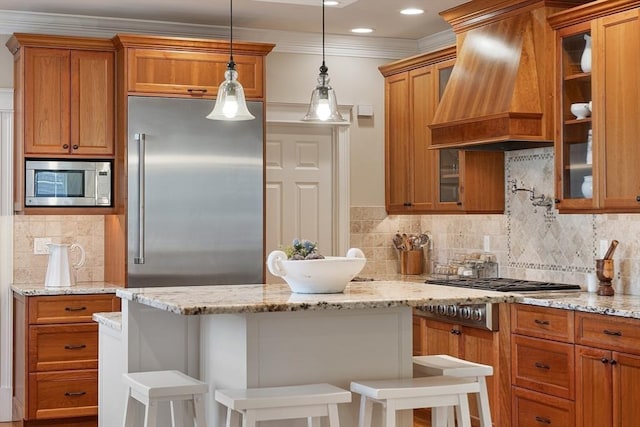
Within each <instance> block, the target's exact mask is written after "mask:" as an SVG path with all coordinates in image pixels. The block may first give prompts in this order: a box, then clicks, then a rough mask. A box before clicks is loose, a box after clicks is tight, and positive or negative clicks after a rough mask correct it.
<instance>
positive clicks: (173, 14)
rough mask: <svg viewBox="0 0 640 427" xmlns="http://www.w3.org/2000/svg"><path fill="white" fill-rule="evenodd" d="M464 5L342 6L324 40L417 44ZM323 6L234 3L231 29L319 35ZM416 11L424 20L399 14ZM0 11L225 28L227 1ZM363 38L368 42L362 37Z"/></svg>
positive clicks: (12, 4) (422, 0) (27, 2)
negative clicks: (364, 31) (357, 35)
mask: <svg viewBox="0 0 640 427" xmlns="http://www.w3.org/2000/svg"><path fill="white" fill-rule="evenodd" d="M464 2H465V0H429V1H426V0H343V3H345V4H346V5H342V7H329V6H326V7H325V28H326V30H325V31H326V33H327V34H337V35H345V34H351V32H350V30H351V28H354V27H370V28H373V29H375V31H374V32H373V33H371V37H385V38H398V39H407V40H419V39H422V38H425V37H428V36H430V35H432V34H436V33H439V32H442V31H445V30H447V29H449V25H448V24H447V23H446V22H445V21H444V20H443V19H442V18H441V17H440V15H439V14H438V12H440V11H442V10H446V9H448V8H451V7H453V6H456V5H458V4H461V3H464ZM321 4H322V3H321V0H234V1H233V25H234V27H241V28H252V29H265V30H283V31H294V32H311V33H319V32H320V31H321V29H322V12H321V8H320V6H321ZM405 7H419V8H422V9H424V10H425V13H424V14H422V15H416V16H405V15H401V14H400V9H403V8H405ZM0 10H11V11H27V12H41V13H56V14H70V15H85V16H96V17H112V18H128V19H142V20H153V21H169V22H179V23H190V24H204V25H213V26H228V24H229V1H228V0H209V1H205V0H179V1H176V0H0ZM362 37H367V36H366V35H365V36H362Z"/></svg>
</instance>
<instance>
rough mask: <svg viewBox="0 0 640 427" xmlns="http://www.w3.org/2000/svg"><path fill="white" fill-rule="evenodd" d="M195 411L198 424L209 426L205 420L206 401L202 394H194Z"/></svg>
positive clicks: (203, 426) (199, 425)
mask: <svg viewBox="0 0 640 427" xmlns="http://www.w3.org/2000/svg"><path fill="white" fill-rule="evenodd" d="M193 413H194V418H193V419H194V420H195V421H196V426H198V427H207V426H206V424H205V422H204V401H203V400H202V396H200V395H197V396H193Z"/></svg>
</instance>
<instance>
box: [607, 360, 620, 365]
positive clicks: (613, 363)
mask: <svg viewBox="0 0 640 427" xmlns="http://www.w3.org/2000/svg"><path fill="white" fill-rule="evenodd" d="M609 363H610V364H611V365H616V364H617V363H618V362H617V361H616V360H614V359H611V360H610V361H609Z"/></svg>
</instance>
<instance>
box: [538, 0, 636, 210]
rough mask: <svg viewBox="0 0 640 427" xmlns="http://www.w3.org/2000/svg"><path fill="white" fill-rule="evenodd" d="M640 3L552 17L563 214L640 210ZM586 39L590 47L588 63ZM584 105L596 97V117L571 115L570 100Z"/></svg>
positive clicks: (594, 6) (597, 5) (599, 5)
mask: <svg viewBox="0 0 640 427" xmlns="http://www.w3.org/2000/svg"><path fill="white" fill-rule="evenodd" d="M639 6H640V2H638V1H616V2H606V1H595V2H592V3H589V4H588V5H585V6H583V7H581V8H577V9H576V10H568V11H566V12H562V13H559V14H556V15H554V16H552V17H550V18H549V22H550V23H551V25H552V26H553V28H554V29H556V38H557V43H556V46H557V54H556V58H557V62H558V64H559V65H560V67H559V71H560V72H559V73H558V74H559V76H558V77H559V78H558V83H557V87H556V91H557V96H556V100H557V101H556V102H557V106H556V110H557V115H556V116H557V118H556V126H557V129H558V133H557V136H558V137H557V139H556V143H555V153H556V196H557V198H558V200H559V202H558V204H557V206H558V208H559V209H560V212H564V213H571V212H585V211H590V212H640V170H639V169H638V167H637V165H638V164H639V163H640V152H639V151H638V150H637V149H635V147H636V145H637V141H636V139H637V135H638V134H639V133H640V121H638V120H637V118H638V117H639V116H640V104H639V103H638V102H637V98H638V96H640V89H638V85H637V84H636V83H637V82H638V81H640V60H639V59H638V52H640V8H639ZM585 36H586V38H587V39H589V38H590V44H591V66H590V67H586V68H585V67H584V65H582V64H583V62H582V58H583V52H584V50H585V47H586V44H587V41H586V39H585ZM580 102H592V107H591V113H590V116H589V117H586V118H580V119H578V118H576V116H575V115H573V114H572V113H571V111H570V108H571V105H572V104H574V103H580ZM589 140H591V142H589ZM590 183H591V184H590Z"/></svg>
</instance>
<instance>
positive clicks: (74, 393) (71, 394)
mask: <svg viewBox="0 0 640 427" xmlns="http://www.w3.org/2000/svg"><path fill="white" fill-rule="evenodd" d="M85 394H87V392H86V391H66V392H65V393H64V395H65V396H67V397H74V396H84V395H85Z"/></svg>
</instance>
